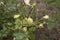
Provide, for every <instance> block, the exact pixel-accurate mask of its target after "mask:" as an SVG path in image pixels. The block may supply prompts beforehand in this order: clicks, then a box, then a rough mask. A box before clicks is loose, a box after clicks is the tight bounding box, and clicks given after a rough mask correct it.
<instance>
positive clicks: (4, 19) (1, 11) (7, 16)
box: [0, 0, 60, 40]
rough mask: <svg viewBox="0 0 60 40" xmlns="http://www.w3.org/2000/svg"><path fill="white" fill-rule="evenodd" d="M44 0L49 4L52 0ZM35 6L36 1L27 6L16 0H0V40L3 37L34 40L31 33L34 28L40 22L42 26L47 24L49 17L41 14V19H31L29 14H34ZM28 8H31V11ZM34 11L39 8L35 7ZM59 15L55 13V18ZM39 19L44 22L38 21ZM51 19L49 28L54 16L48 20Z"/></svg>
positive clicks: (14, 39) (11, 39) (13, 39)
mask: <svg viewBox="0 0 60 40" xmlns="http://www.w3.org/2000/svg"><path fill="white" fill-rule="evenodd" d="M46 1H47V3H49V4H50V3H51V2H54V0H53V1H52V0H50V2H48V0H46ZM56 2H57V1H56ZM58 5H59V3H58ZM35 6H36V3H33V4H32V5H31V6H27V5H25V4H23V3H18V2H17V1H16V0H0V40H3V39H4V38H7V39H8V40H29V39H30V40H35V36H34V34H33V32H34V31H35V29H36V28H38V27H39V24H41V23H42V24H43V25H42V26H44V24H47V22H46V21H47V20H48V19H50V17H49V15H47V16H43V17H42V18H41V19H38V18H37V17H36V18H35V19H33V18H32V17H31V16H33V14H34V8H35ZM30 8H31V9H32V10H31V11H30ZM36 11H37V12H36V13H38V12H40V9H36ZM37 15H38V14H37ZM59 15H60V14H57V18H59V17H60V16H59ZM35 16H36V15H35ZM33 17H34V16H33ZM40 20H43V22H46V23H43V22H40ZM51 20H52V22H49V24H48V26H49V27H50V28H52V27H53V26H54V22H55V19H54V18H51V19H50V21H51ZM58 22H60V19H58ZM40 26H41V25H40ZM39 28H41V27H39ZM43 28H44V27H43ZM7 39H4V40H7Z"/></svg>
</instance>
